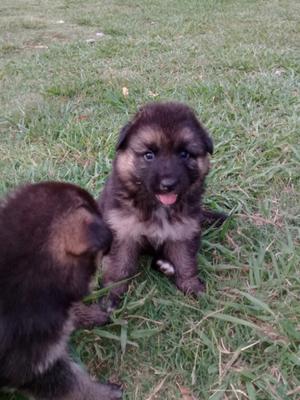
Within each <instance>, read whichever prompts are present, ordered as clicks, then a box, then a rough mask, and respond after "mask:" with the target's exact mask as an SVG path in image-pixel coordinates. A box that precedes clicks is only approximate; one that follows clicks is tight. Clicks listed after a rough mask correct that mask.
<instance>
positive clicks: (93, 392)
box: [20, 358, 122, 400]
mask: <svg viewBox="0 0 300 400" xmlns="http://www.w3.org/2000/svg"><path fill="white" fill-rule="evenodd" d="M20 390H21V391H22V392H24V393H25V394H27V395H30V396H32V397H33V398H34V399H37V400H118V399H121V398H122V390H121V389H120V388H119V387H118V386H117V385H109V384H107V385H104V384H100V383H96V382H93V381H92V380H91V379H90V377H89V375H88V374H87V373H86V372H85V371H83V370H82V369H81V368H80V367H79V366H78V365H77V364H75V363H73V362H71V361H70V360H69V359H68V358H61V359H58V360H57V361H56V362H55V363H54V364H53V365H52V367H51V368H49V369H48V370H46V371H45V372H44V373H43V374H41V375H39V376H38V377H36V378H35V379H34V380H33V381H32V382H30V383H27V384H25V385H24V386H23V387H22V388H20Z"/></svg>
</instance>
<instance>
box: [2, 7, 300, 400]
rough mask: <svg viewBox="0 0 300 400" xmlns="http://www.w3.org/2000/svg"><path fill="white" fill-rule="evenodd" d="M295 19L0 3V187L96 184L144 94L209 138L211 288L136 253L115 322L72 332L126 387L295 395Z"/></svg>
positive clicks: (299, 279) (205, 272)
mask: <svg viewBox="0 0 300 400" xmlns="http://www.w3.org/2000/svg"><path fill="white" fill-rule="evenodd" d="M62 21H63V22H62ZM299 27H300V4H299V2H298V1H297V0H282V1H280V2H279V1H277V0H269V1H261V0H252V1H246V0H214V1H213V0H165V1H163V2H160V1H157V0H154V1H151V2H150V1H137V0H126V1H121V0H113V1H108V0H99V1H97V2H96V1H94V0H87V1H85V2H82V1H79V0H54V1H52V2H48V1H46V0H41V1H39V2H35V1H33V0H26V1H21V0H2V1H1V6H0V54H1V58H0V170H1V181H0V192H1V193H5V192H6V191H8V190H9V189H11V188H13V187H15V186H16V185H17V184H19V183H21V182H24V181H35V182H36V181H40V180H44V179H59V180H67V181H71V182H74V183H77V184H80V185H82V186H83V187H85V188H87V189H88V190H90V191H91V192H92V193H93V194H94V195H95V196H97V195H98V193H99V191H100V189H101V187H102V186H103V183H104V181H105V179H106V177H107V174H108V173H109V171H110V168H111V161H112V158H113V156H114V144H115V141H116V137H117V135H118V131H119V129H120V128H121V126H122V125H123V124H124V123H125V122H126V121H127V119H128V117H129V116H130V115H131V114H132V113H133V112H134V111H135V110H136V109H137V107H138V106H139V105H141V104H144V103H145V102H148V101H153V100H166V99H169V100H179V101H184V102H186V103H188V104H190V105H191V106H193V107H194V108H195V109H196V110H197V112H198V113H199V115H200V116H201V119H202V120H203V122H204V123H205V125H206V126H207V127H208V128H209V129H210V131H211V133H212V135H213V137H214V142H215V149H216V151H215V155H214V157H213V169H212V171H211V173H210V175H209V178H208V181H207V193H206V196H205V202H206V204H207V205H209V206H211V207H213V208H217V209H222V210H224V209H225V210H227V211H230V212H232V213H233V215H234V217H233V218H232V219H231V220H230V221H229V222H228V223H226V224H225V226H224V227H222V228H221V229H218V230H209V231H206V232H205V233H204V237H203V244H202V250H201V252H200V253H199V271H200V273H201V275H202V276H203V277H204V278H205V280H206V282H207V293H206V294H205V295H204V296H203V297H202V298H201V299H199V300H194V299H192V298H188V297H184V296H183V295H182V294H180V293H179V292H178V291H176V289H175V288H174V287H173V286H172V285H171V284H170V283H169V282H168V280H167V279H165V278H163V277H161V276H160V275H158V274H157V273H156V272H155V271H152V270H151V269H150V268H149V260H147V259H145V260H143V262H142V263H141V264H142V266H143V267H142V268H141V271H140V274H139V276H138V277H137V278H136V279H134V280H133V281H132V283H131V286H130V291H129V293H128V295H127V296H126V298H125V300H124V304H123V306H122V308H121V309H120V310H119V311H118V312H117V313H116V316H115V321H114V323H113V324H111V325H109V326H106V327H101V328H99V329H94V330H92V331H78V332H76V333H75V334H74V336H73V339H72V344H71V347H72V352H73V353H74V356H75V357H76V358H78V359H80V360H81V361H82V362H83V363H84V364H85V365H86V366H87V367H88V369H89V370H90V371H91V373H92V374H93V375H95V376H99V377H101V378H105V379H107V378H110V379H112V380H116V381H122V382H123V383H124V387H125V395H124V398H125V399H128V400H129V399H130V400H146V399H147V400H154V399H168V400H169V399H182V400H190V397H188V394H189V393H194V395H195V396H196V397H197V399H201V400H202V399H210V400H218V399H241V400H242V399H249V400H255V399H257V400H264V399H274V400H275V399H276V400H277V399H284V400H292V399H294V400H296V399H299V397H300V301H299V300H300V296H299V293H300V272H299V271H300V270H299V265H300V246H299V244H300V228H299V227H300V205H299V204H300V202H299V195H300V186H299V178H300V173H299V171H300V146H299V143H300V141H299V132H300V130H299V128H300V127H299V111H300V107H299V104H300V102H299V94H300V79H299V74H300V53H299V47H298V46H299V41H300V29H299ZM97 33H104V36H103V35H99V34H98V35H97ZM89 39H93V41H87V40H89ZM123 87H126V88H128V93H129V94H128V96H124V95H123V92H122V88H123ZM184 396H185V397H184ZM0 398H1V400H2V399H7V400H11V399H16V398H17V397H14V396H13V395H8V394H2V395H0ZM19 398H20V397H19Z"/></svg>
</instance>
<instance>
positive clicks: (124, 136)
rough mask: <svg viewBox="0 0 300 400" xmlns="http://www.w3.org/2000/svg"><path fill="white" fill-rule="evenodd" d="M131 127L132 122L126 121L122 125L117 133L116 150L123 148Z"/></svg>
mask: <svg viewBox="0 0 300 400" xmlns="http://www.w3.org/2000/svg"><path fill="white" fill-rule="evenodd" d="M131 128H132V122H128V123H127V124H126V125H125V126H123V128H122V129H121V132H120V135H119V140H118V142H117V146H116V150H121V149H124V147H125V145H126V140H127V138H128V136H129V133H130V130H131Z"/></svg>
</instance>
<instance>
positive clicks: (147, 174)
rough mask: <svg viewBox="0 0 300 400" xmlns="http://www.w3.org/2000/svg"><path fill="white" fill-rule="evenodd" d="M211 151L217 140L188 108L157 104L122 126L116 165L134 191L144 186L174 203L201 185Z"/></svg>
mask: <svg viewBox="0 0 300 400" xmlns="http://www.w3.org/2000/svg"><path fill="white" fill-rule="evenodd" d="M212 153H213V143H212V139H211V138H210V136H209V135H208V133H207V131H206V130H205V129H204V128H203V126H202V125H201V123H200V122H199V120H198V119H197V117H196V116H195V114H194V112H193V111H192V110H191V109H190V108H189V107H187V106H186V105H184V104H181V103H153V104H148V105H146V106H145V107H143V108H142V109H141V110H140V111H139V112H138V113H137V114H136V115H135V116H134V118H133V120H132V121H130V122H129V123H128V124H127V125H126V126H125V127H124V128H123V129H122V131H121V133H120V137H119V142H118V144H117V158H116V168H117V171H118V175H119V177H120V179H121V180H122V181H123V182H124V183H125V185H127V187H128V189H129V190H132V191H134V190H136V191H138V190H144V191H146V192H147V193H148V195H150V196H152V197H153V198H155V199H156V201H157V202H158V203H159V204H163V205H165V206H171V205H173V204H175V203H177V202H178V201H179V200H180V198H181V197H183V195H184V194H185V193H187V192H188V191H189V189H190V188H191V187H193V186H195V185H197V183H198V184H199V185H202V183H203V180H204V178H205V176H206V175H207V173H208V170H209V154H212Z"/></svg>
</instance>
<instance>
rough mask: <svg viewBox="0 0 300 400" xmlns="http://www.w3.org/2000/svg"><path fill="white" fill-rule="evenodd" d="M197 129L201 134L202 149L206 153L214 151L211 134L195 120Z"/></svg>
mask: <svg viewBox="0 0 300 400" xmlns="http://www.w3.org/2000/svg"><path fill="white" fill-rule="evenodd" d="M197 131H198V133H199V135H200V136H201V139H202V143H203V145H204V149H205V151H206V152H207V153H209V154H213V152H214V145H213V141H212V138H211V136H210V135H209V133H208V131H207V130H206V129H205V128H204V127H203V126H202V125H201V124H200V122H199V121H198V120H197Z"/></svg>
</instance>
